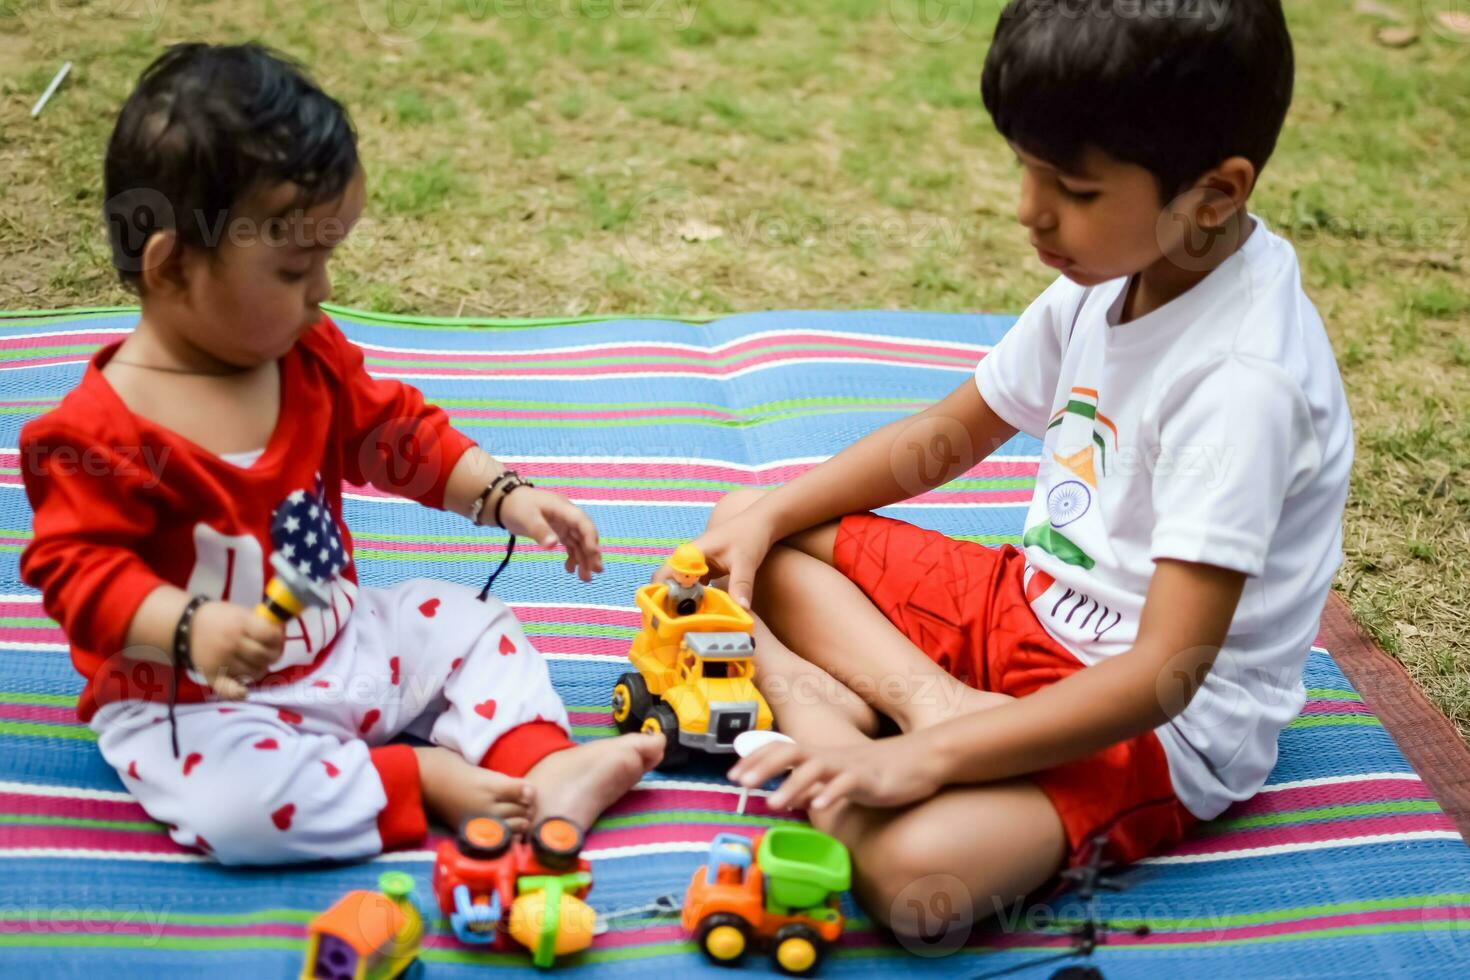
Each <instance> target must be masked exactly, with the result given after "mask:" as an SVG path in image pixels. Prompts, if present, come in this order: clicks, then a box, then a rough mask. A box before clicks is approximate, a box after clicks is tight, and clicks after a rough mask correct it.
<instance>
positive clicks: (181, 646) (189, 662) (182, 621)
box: [168, 595, 209, 759]
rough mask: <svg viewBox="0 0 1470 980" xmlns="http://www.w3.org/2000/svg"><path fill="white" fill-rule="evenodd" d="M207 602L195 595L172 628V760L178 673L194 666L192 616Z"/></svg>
mask: <svg viewBox="0 0 1470 980" xmlns="http://www.w3.org/2000/svg"><path fill="white" fill-rule="evenodd" d="M208 601H209V596H203V595H196V596H194V597H193V598H192V599H190V600H189V604H188V605H187V606H185V607H184V611H183V612H182V613H180V614H179V624H178V625H177V626H175V627H174V650H173V658H174V664H173V669H172V670H170V671H169V672H168V735H169V741H170V743H171V744H172V745H173V750H174V758H175V759H177V758H178V757H179V723H178V720H177V719H175V717H174V706H175V705H176V704H178V701H179V672H180V671H183V670H189V669H191V668H192V667H193V666H194V658H193V656H192V655H191V652H190V651H191V649H192V641H193V637H194V614H195V613H197V612H198V611H199V607H200V606H202V605H204V604H205V603H206V602H208Z"/></svg>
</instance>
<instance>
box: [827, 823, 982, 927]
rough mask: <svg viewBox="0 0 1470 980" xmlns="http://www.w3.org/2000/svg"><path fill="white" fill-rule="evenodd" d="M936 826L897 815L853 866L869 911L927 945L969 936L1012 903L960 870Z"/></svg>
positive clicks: (856, 885)
mask: <svg viewBox="0 0 1470 980" xmlns="http://www.w3.org/2000/svg"><path fill="white" fill-rule="evenodd" d="M931 831H932V828H929V827H926V826H925V825H924V822H923V821H918V822H906V821H901V820H900V821H895V822H894V823H891V824H889V825H888V826H887V827H885V828H883V829H882V830H881V831H879V832H878V833H876V834H875V835H873V836H872V838H871V839H869V840H867V841H864V843H863V845H862V846H861V847H860V849H859V852H858V853H856V854H854V868H853V890H854V891H855V892H856V893H857V897H858V899H859V900H860V902H861V903H862V905H863V907H864V908H865V909H866V910H867V911H868V913H869V914H870V915H871V916H873V918H875V919H877V920H878V921H880V922H882V923H883V924H884V925H886V926H887V927H888V928H890V929H892V930H893V932H894V933H896V934H897V935H898V936H900V937H905V938H909V939H913V940H915V941H918V942H921V943H923V944H924V945H925V946H926V947H927V946H934V945H935V944H936V943H940V942H942V941H944V940H945V937H947V936H952V935H957V934H961V933H962V934H963V935H964V936H968V935H969V930H970V929H971V928H972V927H973V926H975V925H976V924H977V923H979V922H981V921H983V920H985V919H988V918H990V917H991V916H994V915H996V914H997V913H999V912H1000V911H1001V910H1002V909H1003V908H1004V907H1005V905H1006V904H1007V903H1006V901H1005V900H1004V897H1003V896H996V897H994V898H992V897H990V891H992V890H993V889H988V888H987V886H986V885H985V883H984V881H983V880H980V881H971V880H967V878H966V877H961V876H960V875H958V874H956V873H955V871H956V870H957V869H956V868H955V853H954V849H953V847H952V846H950V843H949V841H948V838H946V837H945V836H944V835H942V834H937V833H933V832H931ZM967 877H969V876H967ZM982 877H983V876H982Z"/></svg>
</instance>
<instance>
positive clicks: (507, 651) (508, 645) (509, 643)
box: [500, 635, 517, 657]
mask: <svg viewBox="0 0 1470 980" xmlns="http://www.w3.org/2000/svg"><path fill="white" fill-rule="evenodd" d="M515 652H517V651H516V645H515V642H514V641H513V640H512V639H511V638H510V637H509V636H508V635H507V636H502V637H501V638H500V655H501V656H502V657H508V656H510V655H511V654H512V653H515Z"/></svg>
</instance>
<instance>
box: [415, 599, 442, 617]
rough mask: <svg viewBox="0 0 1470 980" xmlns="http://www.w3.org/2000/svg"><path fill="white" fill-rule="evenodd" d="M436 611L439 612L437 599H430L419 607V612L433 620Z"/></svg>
mask: <svg viewBox="0 0 1470 980" xmlns="http://www.w3.org/2000/svg"><path fill="white" fill-rule="evenodd" d="M438 611H439V600H438V599H430V600H429V601H428V602H424V603H421V604H420V605H419V612H421V613H423V614H424V615H425V616H427V617H429V618H430V619H433V618H434V614H435V613H436V612H438Z"/></svg>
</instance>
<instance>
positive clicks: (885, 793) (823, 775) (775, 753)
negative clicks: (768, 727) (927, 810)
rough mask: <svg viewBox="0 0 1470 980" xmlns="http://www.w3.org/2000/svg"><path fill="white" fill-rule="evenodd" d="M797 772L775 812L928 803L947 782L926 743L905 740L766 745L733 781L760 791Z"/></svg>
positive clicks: (738, 768)
mask: <svg viewBox="0 0 1470 980" xmlns="http://www.w3.org/2000/svg"><path fill="white" fill-rule="evenodd" d="M787 769H791V770H792V773H791V775H789V776H787V777H786V781H785V782H784V783H782V784H781V788H780V789H778V790H777V791H776V792H775V793H773V794H771V797H770V799H769V800H767V803H769V805H770V806H771V807H773V808H778V809H790V810H823V809H826V808H828V807H833V806H836V805H838V804H840V803H842V802H843V801H844V800H851V801H852V802H854V803H860V804H862V805H864V806H872V807H894V806H903V805H904V804H905V803H915V802H917V801H919V800H924V799H928V798H929V797H931V796H933V795H934V794H935V793H937V792H939V789H940V787H941V786H942V785H943V781H942V779H941V777H940V774H939V771H938V767H937V766H936V765H935V764H933V755H932V753H926V752H924V751H922V746H921V744H920V739H919V738H917V737H916V736H913V735H899V736H895V737H892V738H884V739H878V740H876V741H873V742H869V743H867V744H865V745H858V746H854V745H841V746H831V747H822V748H817V747H809V746H803V745H800V744H796V743H791V742H778V743H773V744H771V745H767V746H764V747H763V748H761V749H758V750H757V751H755V752H752V753H751V754H750V755H749V756H747V757H746V758H744V759H741V760H740V761H739V762H737V763H736V764H735V765H734V766H732V767H731V768H730V773H729V778H730V779H732V780H734V781H735V782H737V783H739V784H741V785H742V786H749V787H755V786H759V785H761V784H762V783H764V782H765V781H766V780H768V779H771V778H772V777H774V776H777V775H779V774H780V773H782V772H784V771H785V770H787Z"/></svg>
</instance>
